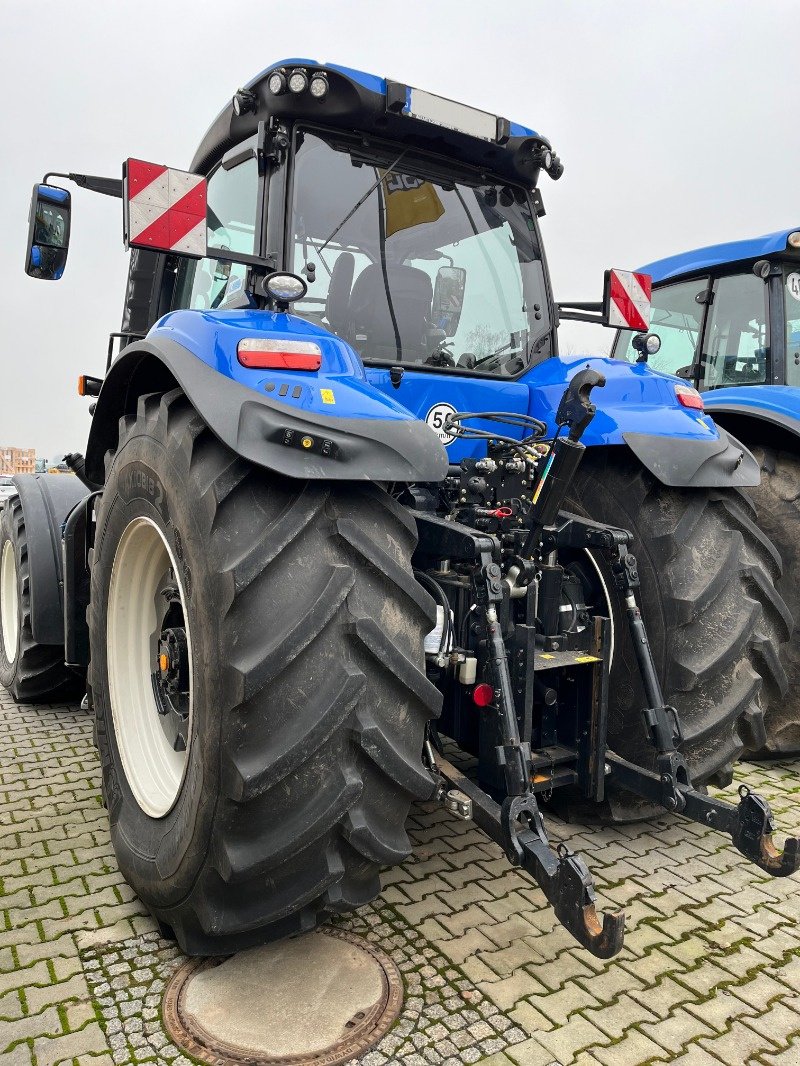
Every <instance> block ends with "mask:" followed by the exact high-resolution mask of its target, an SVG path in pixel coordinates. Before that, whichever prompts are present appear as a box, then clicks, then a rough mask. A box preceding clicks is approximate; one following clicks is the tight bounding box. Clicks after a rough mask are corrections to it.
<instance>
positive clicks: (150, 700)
mask: <svg viewBox="0 0 800 1066" xmlns="http://www.w3.org/2000/svg"><path fill="white" fill-rule="evenodd" d="M165 582H169V583H170V584H172V583H173V582H174V585H176V586H177V590H178V594H179V597H180V604H181V605H184V604H186V596H185V593H184V589H183V584H182V582H181V578H180V570H179V568H178V566H177V565H176V563H175V558H174V556H173V554H172V550H171V549H170V546H169V544H168V543H167V541H166V539H165V537H164V534H163V533H162V532H161V530H160V529H159V527H158V526H157V525H156V524H155V522H153V521H151V520H150V519H149V518H144V517H142V518H135V519H134V520H133V521H132V522H131V523H130V524H129V525H128V526H127V527H126V528H125V530H124V532H123V534H122V536H121V538H120V541H119V544H118V545H117V551H116V554H115V556H114V564H113V567H112V569H111V583H110V586H109V592H108V615H107V622H106V640H107V658H108V687H109V697H110V701H111V715H112V720H113V724H114V734H115V737H116V741H117V747H118V748H119V753H120V758H121V760H122V768H123V770H124V772H125V777H126V778H127V781H128V784H129V785H130V788H131V791H132V792H133V795H134V797H135V799H136V802H137V803H138V804H139V806H140V807H141V808H142V810H143V811H144V812H145V814H148V815H149V816H150V817H151V818H163V817H164V816H165V815H166V814H168V813H169V812H170V811H171V810H172V808H173V806H174V805H175V801H176V800H177V798H178V793H179V792H180V789H181V785H182V783H183V778H184V776H185V773H186V766H187V764H188V755H189V749H190V748H191V743H192V741H191V737H192V689H193V685H192V676H193V675H192V644H191V633H190V631H189V624H188V619H186V617H185V615H184V623H185V634H186V644H187V647H188V678H189V689H188V693H189V694H188V719H186V748H185V750H175V747H174V746H173V745H172V744H171V743H170V740H169V739H168V736H167V726H168V725H169V723H170V722H172V719H173V716H172V715H163V714H161V713H159V706H162V707H163V703H161V704H160V703H159V700H160V699H161V696H160V695H159V692H160V691H161V690H160V689H159V687H158V684H157V678H158V676H159V675H158V671H159V658H158V641H159V636H160V633H161V630H162V627H163V622H164V619H163V616H162V617H161V618H160V619H159V613H158V611H157V606H156V602H157V600H158V599H159V596H160V594H161V591H162V590H163V588H164V585H165Z"/></svg>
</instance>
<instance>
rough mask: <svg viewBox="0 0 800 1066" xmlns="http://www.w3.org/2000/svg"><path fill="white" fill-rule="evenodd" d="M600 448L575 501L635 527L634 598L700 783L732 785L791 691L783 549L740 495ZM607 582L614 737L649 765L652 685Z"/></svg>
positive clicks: (628, 802)
mask: <svg viewBox="0 0 800 1066" xmlns="http://www.w3.org/2000/svg"><path fill="white" fill-rule="evenodd" d="M596 452H597V454H595V453H593V451H591V450H590V451H589V452H588V453H587V455H586V457H585V459H584V461H583V463H582V464H581V467H580V468H579V471H578V475H577V477H576V480H575V482H574V484H573V490H572V493H571V494H572V497H573V504H574V509H576V510H579V511H580V512H581V513H583V514H585V515H587V516H589V517H591V518H595V519H599V520H601V521H603V522H608V523H610V524H612V525H616V526H621V527H622V528H624V529H628V530H630V531H631V532H632V533H633V534H634V541H633V544H632V546H631V550H632V551H633V553H634V555H635V556H636V559H637V561H638V569H639V576H640V579H641V589H640V590H639V595H638V600H639V604H640V607H641V610H642V615H643V617H644V621H645V624H646V626H647V631H648V636H649V639H650V643H651V646H652V649H653V653H654V656H655V659H656V665H657V668H658V672H659V675H660V678H661V683H662V687H663V691H664V698H665V701H666V703H667V704H669V705H672V706H674V707H675V708H676V709H677V711H678V715H679V718H680V721H681V724H682V728H683V732H684V742H683V745H682V751H683V753H684V755H685V756H686V759H687V762H688V764H689V769H690V772H691V775H692V781H693V783H694V784H695V785H704V784H709V783H713V784H719V785H726V784H728V783H730V780H731V777H732V772H733V764H734V762H735V761H736V760H737V759H738V758H739V756H740V755H741V753H742V751H743V749H744V748H749V749H752V748H754V747H758V746H759V745H763V743H764V739H765V736H766V734H765V729H764V720H765V712H766V713H769V711H768V708H771V707H775V706H776V704H777V703H779V701H780V699H781V695H782V693H784V692H785V690H786V675H785V673H784V671H783V668H782V666H781V663H780V661H779V655H778V649H779V647H780V646H781V645H782V644H783V643H784V642H785V641H786V639H787V637H788V635H789V630H790V625H791V616H790V614H789V611H788V608H787V607H786V605H785V604H784V602H783V600H782V599H781V597H780V595H779V594H778V592H777V591H776V589H775V581H776V580H777V577H778V575H779V574H780V557H779V556H778V553H777V551H776V550H775V548H774V547H773V546H772V544H771V543H770V541H769V540H768V539H767V537H766V536H765V535H764V533H762V532H761V530H760V529H759V528H758V526H757V525H756V523H755V520H754V513H753V509H752V507H751V506H750V504H749V503H748V501H747V500H746V499H745V498H744V497H743V496H742V495H741V493H739V492H736V491H734V490H716V489H681V488H669V487H668V486H665V485H662V484H661V482H659V481H658V480H657V479H656V478H655V477H654V476H653V475H652V474H650V473H649V471H647V470H646V469H645V468H644V467H643V466H642V465H641V464H640V463H639V462H638V461H637V460H636V459H635V458H634V457H633V456H631V455H630V453H628V452H627V451H623V449H603V450H602V451H601V450H600V449H597V450H596ZM567 506H568V507H569V504H568V505H567ZM607 586H608V588H610V589H611V590H612V591H611V593H610V597H611V599H612V608H613V613H614V628H615V636H616V641H615V643H616V650H615V654H614V662H613V665H612V669H611V678H610V691H609V745H610V746H611V747H612V748H613V749H614V750H615V751H617V752H618V753H619V754H620V755H622V756H624V757H625V758H628V759H631V760H632V761H634V762H637V763H640V764H641V765H646V766H652V765H653V759H654V751H653V748H652V746H651V745H650V744H649V742H648V739H647V735H646V731H645V726H644V723H643V720H642V717H641V714H640V710H641V708H643V707H645V697H644V691H643V688H642V684H641V680H640V677H639V672H638V669H637V666H636V660H635V657H634V653H633V647H632V645H631V641H630V636H629V633H628V629H627V622H626V617H625V613H624V610H623V608H622V604H621V602H620V599H619V594H618V593H617V592H616V590H614V588H613V581H612V580H611V579H610V575H608V580H607ZM611 808H612V815H613V817H615V818H617V819H625V818H632V817H638V816H642V815H643V814H649V813H650V809H649V808H648V807H647V806H645V805H643V804H642V803H640V802H639V801H636V800H635V799H634V798H633V797H631V796H630V795H629V794H627V793H625V794H616V795H614V796H613V797H612V798H611Z"/></svg>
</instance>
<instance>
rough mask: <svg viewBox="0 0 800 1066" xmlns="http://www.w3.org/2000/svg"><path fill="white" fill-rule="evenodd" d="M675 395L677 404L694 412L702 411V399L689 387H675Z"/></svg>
mask: <svg viewBox="0 0 800 1066" xmlns="http://www.w3.org/2000/svg"><path fill="white" fill-rule="evenodd" d="M675 395H676V396H677V397H678V403H679V404H681V406H683V407H691V408H692V409H693V410H695V411H703V410H704V407H703V397H702V396H701V395H700V393H699V392H698V391H697V389H693V388H692V387H691V386H690V385H676V386H675Z"/></svg>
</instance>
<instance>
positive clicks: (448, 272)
mask: <svg viewBox="0 0 800 1066" xmlns="http://www.w3.org/2000/svg"><path fill="white" fill-rule="evenodd" d="M466 287H467V272H466V270H465V269H464V268H463V267H452V266H447V267H439V271H438V273H437V274H436V284H435V286H434V289H433V306H432V320H433V325H434V326H436V327H438V328H439V329H442V330H444V335H445V336H446V337H453V336H455V333H456V330H457V329H458V323H459V320H460V318H461V309H462V308H463V306H464V290H465V289H466Z"/></svg>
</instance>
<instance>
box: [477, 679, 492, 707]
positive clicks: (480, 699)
mask: <svg viewBox="0 0 800 1066" xmlns="http://www.w3.org/2000/svg"><path fill="white" fill-rule="evenodd" d="M472 701H473V703H475V704H476V705H477V706H478V707H488V706H489V704H490V703H492V702H493V701H494V689H493V688H492V686H491V685H487V684H486V682H485V681H481V683H480V684H479V685H476V686H475V688H474V689H473V690H472Z"/></svg>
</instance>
